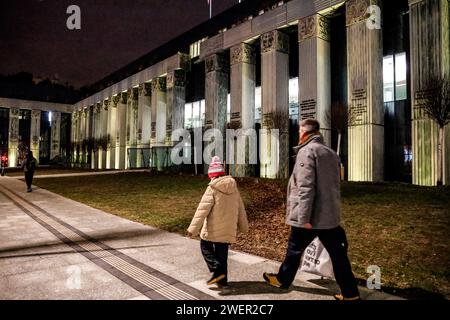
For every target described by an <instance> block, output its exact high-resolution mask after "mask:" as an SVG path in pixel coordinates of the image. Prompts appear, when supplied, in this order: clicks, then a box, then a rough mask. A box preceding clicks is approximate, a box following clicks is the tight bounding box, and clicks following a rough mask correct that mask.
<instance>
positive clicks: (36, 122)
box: [30, 110, 41, 161]
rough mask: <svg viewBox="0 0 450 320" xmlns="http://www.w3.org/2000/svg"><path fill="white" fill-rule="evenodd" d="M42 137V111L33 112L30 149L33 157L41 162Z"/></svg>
mask: <svg viewBox="0 0 450 320" xmlns="http://www.w3.org/2000/svg"><path fill="white" fill-rule="evenodd" d="M40 136H41V110H31V137H30V138H31V139H30V148H31V151H32V152H33V156H34V157H35V158H36V159H37V160H38V161H39V138H40Z"/></svg>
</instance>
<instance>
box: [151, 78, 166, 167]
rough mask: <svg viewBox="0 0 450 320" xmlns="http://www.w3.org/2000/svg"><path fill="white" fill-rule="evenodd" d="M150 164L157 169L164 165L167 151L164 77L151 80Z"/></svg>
mask: <svg viewBox="0 0 450 320" xmlns="http://www.w3.org/2000/svg"><path fill="white" fill-rule="evenodd" d="M151 101H152V137H151V146H152V166H153V167H156V168H157V170H158V171H162V170H163V168H164V167H165V163H166V160H167V159H166V158H167V152H166V148H163V147H164V146H165V140H166V112H167V110H166V78H163V77H158V78H155V79H153V80H152V97H151Z"/></svg>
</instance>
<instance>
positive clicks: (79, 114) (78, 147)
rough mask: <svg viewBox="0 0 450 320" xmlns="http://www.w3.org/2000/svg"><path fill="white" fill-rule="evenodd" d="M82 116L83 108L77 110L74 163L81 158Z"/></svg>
mask: <svg viewBox="0 0 450 320" xmlns="http://www.w3.org/2000/svg"><path fill="white" fill-rule="evenodd" d="M83 118H84V113H83V110H78V111H77V128H76V131H77V145H76V153H77V158H76V163H77V164H80V163H81V162H82V159H83V150H82V149H81V143H82V141H83V133H82V128H83V121H84V120H83Z"/></svg>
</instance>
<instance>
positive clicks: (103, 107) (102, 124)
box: [98, 100, 109, 169]
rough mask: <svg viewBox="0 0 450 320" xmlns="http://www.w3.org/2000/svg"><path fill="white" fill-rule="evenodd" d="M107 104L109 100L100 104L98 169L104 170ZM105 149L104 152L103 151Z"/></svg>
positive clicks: (106, 143)
mask: <svg viewBox="0 0 450 320" xmlns="http://www.w3.org/2000/svg"><path fill="white" fill-rule="evenodd" d="M108 104H109V100H104V101H102V102H101V103H100V120H99V133H98V138H99V145H98V168H99V169H106V151H107V145H108ZM105 149H106V150H105Z"/></svg>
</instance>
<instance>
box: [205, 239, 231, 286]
mask: <svg viewBox="0 0 450 320" xmlns="http://www.w3.org/2000/svg"><path fill="white" fill-rule="evenodd" d="M229 246H230V245H229V244H228V243H218V242H211V241H206V240H203V239H202V240H201V241H200V248H201V250H202V254H203V258H204V259H205V262H206V265H207V266H208V269H209V271H210V272H213V273H214V276H215V277H218V276H220V275H221V274H224V275H225V278H224V279H222V280H220V281H219V284H226V283H227V275H228V247H229Z"/></svg>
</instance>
